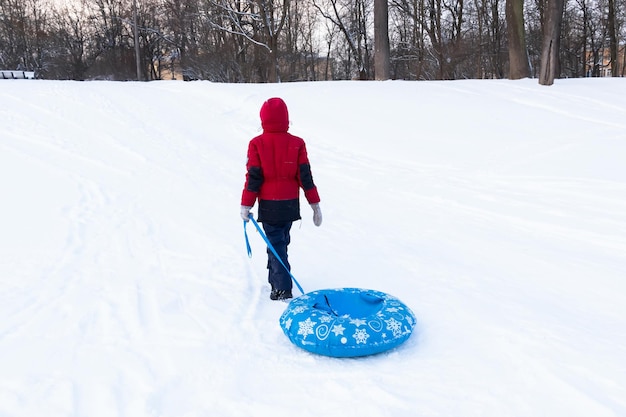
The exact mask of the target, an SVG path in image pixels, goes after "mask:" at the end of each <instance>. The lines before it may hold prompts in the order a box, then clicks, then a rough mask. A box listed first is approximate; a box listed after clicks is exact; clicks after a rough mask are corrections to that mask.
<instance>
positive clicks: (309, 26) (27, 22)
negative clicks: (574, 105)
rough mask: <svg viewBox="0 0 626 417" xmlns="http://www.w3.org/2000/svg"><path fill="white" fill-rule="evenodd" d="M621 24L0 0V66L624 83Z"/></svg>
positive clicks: (471, 9)
mask: <svg viewBox="0 0 626 417" xmlns="http://www.w3.org/2000/svg"><path fill="white" fill-rule="evenodd" d="M625 17H626V2H624V1H623V0H74V1H68V2H59V1H52V0H0V67H2V68H0V69H18V70H25V71H35V72H36V74H37V76H38V77H39V78H46V79H70V80H86V79H110V80H136V79H140V80H157V79H171V78H173V77H183V78H184V79H186V80H194V79H202V80H211V81H215V82H278V81H316V80H342V79H364V80H365V79H375V78H381V75H382V78H385V79H386V78H393V79H406V80H433V79H438V80H446V79H463V78H474V79H475V78H522V77H542V74H541V72H542V71H543V68H546V71H549V72H552V73H553V75H554V76H556V77H557V78H560V77H561V78H563V77H585V76H599V75H600V74H601V72H602V71H605V72H606V70H607V69H608V70H610V73H611V75H613V76H624V74H625V73H626V63H624V59H623V54H624V39H625V38H626V36H625V35H626V26H625V25H624V21H625ZM377 56H378V57H379V58H377ZM381 56H382V57H383V61H380V57H381ZM620 57H622V58H621V59H620ZM377 60H378V62H377ZM542 63H543V65H542ZM606 67H609V68H606ZM377 72H378V74H377Z"/></svg>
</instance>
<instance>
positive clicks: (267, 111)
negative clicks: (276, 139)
mask: <svg viewBox="0 0 626 417" xmlns="http://www.w3.org/2000/svg"><path fill="white" fill-rule="evenodd" d="M261 126H262V127H263V131H265V132H286V131H287V130H289V111H288V110H287V105H286V104H285V102H284V101H283V100H282V99H281V98H278V97H274V98H270V99H269V100H267V101H266V102H265V103H263V106H261Z"/></svg>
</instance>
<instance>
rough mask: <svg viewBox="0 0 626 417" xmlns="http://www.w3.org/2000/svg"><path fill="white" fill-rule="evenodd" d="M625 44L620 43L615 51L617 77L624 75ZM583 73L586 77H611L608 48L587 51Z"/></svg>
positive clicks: (625, 71) (625, 72)
mask: <svg viewBox="0 0 626 417" xmlns="http://www.w3.org/2000/svg"><path fill="white" fill-rule="evenodd" d="M625 56H626V44H624V45H621V46H620V47H619V49H618V51H617V68H618V71H619V72H618V74H617V76H618V77H624V76H626V61H625V59H626V57H625ZM586 62H587V63H586V65H585V75H586V76H587V77H612V76H613V74H612V72H611V52H610V50H609V48H603V49H601V50H598V51H587V60H586Z"/></svg>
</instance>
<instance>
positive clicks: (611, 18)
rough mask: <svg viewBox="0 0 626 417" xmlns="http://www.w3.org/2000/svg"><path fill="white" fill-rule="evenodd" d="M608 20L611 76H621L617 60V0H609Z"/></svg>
mask: <svg viewBox="0 0 626 417" xmlns="http://www.w3.org/2000/svg"><path fill="white" fill-rule="evenodd" d="M607 20H608V22H607V26H608V27H607V29H608V36H609V53H610V54H611V76H612V77H619V66H618V62H617V31H616V29H615V26H616V25H615V0H609V15H608V19H607Z"/></svg>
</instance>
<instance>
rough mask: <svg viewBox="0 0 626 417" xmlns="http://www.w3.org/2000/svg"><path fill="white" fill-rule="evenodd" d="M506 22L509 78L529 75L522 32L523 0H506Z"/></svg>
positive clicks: (523, 33) (516, 78)
mask: <svg viewBox="0 0 626 417" xmlns="http://www.w3.org/2000/svg"><path fill="white" fill-rule="evenodd" d="M506 24H507V28H508V35H509V79H511V80H519V79H520V78H527V77H530V65H529V64H528V52H527V50H526V36H525V32H524V0H506Z"/></svg>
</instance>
